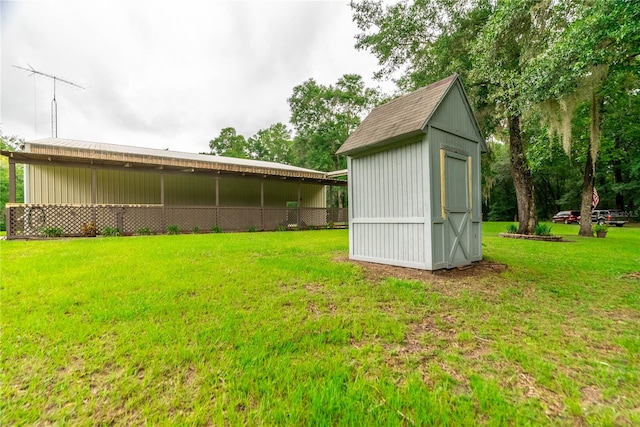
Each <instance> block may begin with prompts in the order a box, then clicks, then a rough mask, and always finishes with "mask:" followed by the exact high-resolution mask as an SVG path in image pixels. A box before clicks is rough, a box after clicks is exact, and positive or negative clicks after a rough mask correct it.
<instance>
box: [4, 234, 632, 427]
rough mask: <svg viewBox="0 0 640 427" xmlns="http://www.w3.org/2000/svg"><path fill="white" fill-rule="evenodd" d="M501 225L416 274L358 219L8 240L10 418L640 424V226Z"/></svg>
mask: <svg viewBox="0 0 640 427" xmlns="http://www.w3.org/2000/svg"><path fill="white" fill-rule="evenodd" d="M505 229H506V225H505V224H503V223H485V224H484V230H483V251H484V256H485V259H486V260H488V261H490V262H494V263H504V264H507V265H508V269H507V270H506V271H504V272H501V273H500V272H490V271H486V272H484V273H483V274H476V275H474V274H470V275H468V276H465V277H457V278H455V277H452V276H447V275H437V276H432V275H429V274H425V279H424V280H422V281H416V280H414V281H411V280H400V279H394V278H387V279H383V280H374V279H372V278H370V277H371V276H370V275H368V274H367V270H366V269H365V267H363V266H361V265H358V264H353V263H350V262H345V261H344V259H345V258H346V254H347V252H348V238H347V237H348V234H347V231H346V230H323V231H306V232H275V233H239V234H203V235H178V236H144V237H127V238H95V239H90V238H85V239H62V240H47V241H0V263H1V269H2V270H1V276H0V278H1V282H2V283H1V285H0V310H1V311H0V326H1V328H2V338H1V339H2V342H1V351H2V354H1V360H0V371H1V372H0V375H1V382H0V390H1V393H2V394H1V396H0V425H14V424H42V425H47V424H51V423H54V424H74V425H95V424H118V425H123V424H126V425H139V424H152V425H157V424H162V425H176V424H179V425H226V424H228V425H274V424H289V425H309V424H311V425H366V426H371V425H392V426H396V425H477V424H484V425H549V424H559V425H566V424H568V425H583V424H591V425H640V280H639V276H640V273H638V272H640V228H631V227H623V228H612V229H610V231H609V234H608V235H607V237H606V238H605V239H595V238H594V239H588V238H580V237H578V236H577V230H578V227H577V226H575V225H564V224H562V225H554V226H553V232H554V233H556V234H561V235H564V236H565V237H566V238H567V239H568V240H571V242H568V243H549V242H536V241H522V240H513V239H505V238H501V237H498V233H499V232H502V231H504V230H505ZM633 273H635V275H634V274H633Z"/></svg>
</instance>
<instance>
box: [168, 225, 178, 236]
mask: <svg viewBox="0 0 640 427" xmlns="http://www.w3.org/2000/svg"><path fill="white" fill-rule="evenodd" d="M167 234H180V227H178V226H177V225H175V224H172V225H169V226H168V227H167Z"/></svg>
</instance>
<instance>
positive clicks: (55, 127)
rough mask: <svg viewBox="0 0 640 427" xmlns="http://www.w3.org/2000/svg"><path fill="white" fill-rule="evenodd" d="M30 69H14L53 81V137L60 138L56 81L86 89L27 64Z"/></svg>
mask: <svg viewBox="0 0 640 427" xmlns="http://www.w3.org/2000/svg"><path fill="white" fill-rule="evenodd" d="M27 65H28V66H29V68H24V67H19V66H17V65H14V67H16V68H19V69H21V70H24V71H28V72H30V73H31V74H30V75H29V76H33V75H34V74H39V75H41V76H45V77H49V78H50V79H53V100H51V136H52V137H53V138H57V137H58V101H56V80H57V81H60V82H62V83H66V84H68V85H71V86H75V87H79V88H80V89H84V88H83V87H82V86H80V85H78V84H75V83H73V82H70V81H69V80H65V79H63V78H60V77H58V76H52V75H51V74H47V73H43V72H42V71H38V70H35V69H34V68H33V67H32V66H31V64H27Z"/></svg>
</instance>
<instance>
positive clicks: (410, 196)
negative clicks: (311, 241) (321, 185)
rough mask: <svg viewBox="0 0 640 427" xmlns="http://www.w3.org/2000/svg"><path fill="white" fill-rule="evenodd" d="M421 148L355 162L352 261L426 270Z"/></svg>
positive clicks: (352, 167)
mask: <svg viewBox="0 0 640 427" xmlns="http://www.w3.org/2000/svg"><path fill="white" fill-rule="evenodd" d="M423 150H424V148H423V145H422V143H413V144H408V145H404V146H401V147H396V148H393V149H390V150H387V151H383V152H378V153H376V154H373V155H368V156H363V157H356V158H351V160H350V170H349V181H350V185H351V195H350V207H351V209H352V211H351V213H352V215H351V218H350V234H351V243H352V244H351V254H350V256H351V258H353V259H359V260H365V261H372V262H383V263H387V264H394V265H402V266H408V267H416V268H425V244H424V239H425V204H424V203H425V199H424V197H425V196H424V191H423V187H422V185H423V174H424V173H428V172H426V171H425V170H424V168H423V163H422V162H423V156H424V155H425V153H424V152H423Z"/></svg>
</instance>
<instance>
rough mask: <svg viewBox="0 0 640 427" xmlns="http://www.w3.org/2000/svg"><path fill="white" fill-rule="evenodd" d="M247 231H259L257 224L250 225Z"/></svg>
mask: <svg viewBox="0 0 640 427" xmlns="http://www.w3.org/2000/svg"><path fill="white" fill-rule="evenodd" d="M247 231H248V232H249V233H255V232H256V231H258V229H257V228H256V226H255V225H250V226H249V228H247Z"/></svg>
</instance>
